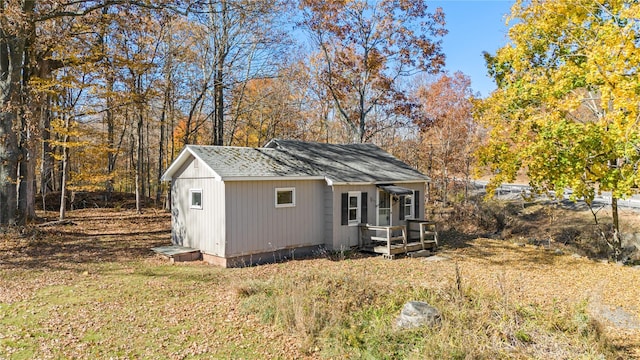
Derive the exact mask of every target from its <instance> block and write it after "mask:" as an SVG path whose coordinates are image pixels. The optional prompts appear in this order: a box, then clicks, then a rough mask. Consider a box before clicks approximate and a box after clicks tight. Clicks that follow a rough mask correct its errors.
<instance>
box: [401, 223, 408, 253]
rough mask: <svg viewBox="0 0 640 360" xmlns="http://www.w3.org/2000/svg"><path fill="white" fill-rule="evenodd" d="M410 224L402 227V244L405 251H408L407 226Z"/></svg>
mask: <svg viewBox="0 0 640 360" xmlns="http://www.w3.org/2000/svg"><path fill="white" fill-rule="evenodd" d="M408 226H409V224H407V226H403V227H402V245H403V246H404V252H405V253H406V252H407V227H408Z"/></svg>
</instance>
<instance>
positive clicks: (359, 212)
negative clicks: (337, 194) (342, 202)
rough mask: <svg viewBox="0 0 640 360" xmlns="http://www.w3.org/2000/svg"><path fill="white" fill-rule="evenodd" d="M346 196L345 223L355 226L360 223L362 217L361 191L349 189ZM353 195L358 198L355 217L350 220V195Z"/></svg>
mask: <svg viewBox="0 0 640 360" xmlns="http://www.w3.org/2000/svg"><path fill="white" fill-rule="evenodd" d="M348 194H349V195H348V196H347V225H349V226H356V225H358V224H360V220H361V219H362V191H349V192H348ZM352 196H353V197H355V198H356V199H358V202H357V204H356V219H355V220H351V219H350V216H349V213H350V212H351V209H352V208H351V197H352Z"/></svg>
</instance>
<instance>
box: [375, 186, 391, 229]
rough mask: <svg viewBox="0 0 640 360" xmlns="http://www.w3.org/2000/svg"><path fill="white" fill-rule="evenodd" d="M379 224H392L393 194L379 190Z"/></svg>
mask: <svg viewBox="0 0 640 360" xmlns="http://www.w3.org/2000/svg"><path fill="white" fill-rule="evenodd" d="M377 222H378V224H377V225H378V226H391V195H390V194H389V193H388V192H385V191H382V190H378V219H377Z"/></svg>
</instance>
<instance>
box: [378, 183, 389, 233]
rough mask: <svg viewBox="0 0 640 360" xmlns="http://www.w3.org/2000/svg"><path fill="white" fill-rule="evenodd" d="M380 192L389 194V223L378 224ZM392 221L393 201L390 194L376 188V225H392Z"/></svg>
mask: <svg viewBox="0 0 640 360" xmlns="http://www.w3.org/2000/svg"><path fill="white" fill-rule="evenodd" d="M380 193H383V194H387V196H389V224H387V225H381V224H380ZM392 223H393V201H392V199H391V194H389V193H388V192H386V191H384V190H382V189H376V225H378V226H392V225H391V224H392Z"/></svg>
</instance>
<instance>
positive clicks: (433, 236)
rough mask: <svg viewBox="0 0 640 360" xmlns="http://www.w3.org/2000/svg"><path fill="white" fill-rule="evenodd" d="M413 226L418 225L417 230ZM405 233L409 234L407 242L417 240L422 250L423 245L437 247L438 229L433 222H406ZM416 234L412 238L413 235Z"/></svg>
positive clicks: (414, 220)
mask: <svg viewBox="0 0 640 360" xmlns="http://www.w3.org/2000/svg"><path fill="white" fill-rule="evenodd" d="M414 225H418V227H417V228H415V227H414ZM407 232H408V234H409V241H413V240H419V241H420V243H421V244H422V247H423V248H424V246H425V244H434V246H435V247H437V246H438V227H437V225H436V222H435V221H428V220H416V219H408V220H407ZM416 233H417V234H418V236H417V237H414V236H413V235H414V234H416Z"/></svg>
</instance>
